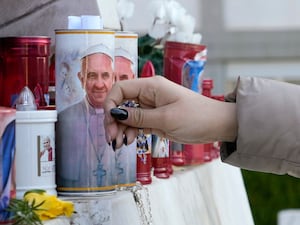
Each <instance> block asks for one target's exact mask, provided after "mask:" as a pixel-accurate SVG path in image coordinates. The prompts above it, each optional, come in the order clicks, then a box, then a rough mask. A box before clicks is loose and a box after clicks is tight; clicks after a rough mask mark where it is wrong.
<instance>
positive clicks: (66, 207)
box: [24, 190, 74, 220]
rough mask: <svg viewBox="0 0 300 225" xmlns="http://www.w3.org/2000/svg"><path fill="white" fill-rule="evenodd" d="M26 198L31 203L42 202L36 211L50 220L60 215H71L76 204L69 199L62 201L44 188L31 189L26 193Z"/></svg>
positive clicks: (43, 217)
mask: <svg viewBox="0 0 300 225" xmlns="http://www.w3.org/2000/svg"><path fill="white" fill-rule="evenodd" d="M24 200H25V201H27V202H28V203H29V204H32V202H33V201H34V202H35V205H39V204H41V203H42V204H41V205H40V206H39V207H38V208H37V209H36V210H35V213H36V214H37V215H38V217H39V218H40V219H41V220H49V219H53V218H56V217H58V216H67V217H70V216H71V215H72V213H73V212H74V205H73V203H72V202H69V201H62V200H60V199H59V198H57V197H56V196H54V195H49V194H47V193H46V191H44V190H30V191H27V192H26V193H25V194H24Z"/></svg>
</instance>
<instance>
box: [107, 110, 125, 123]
mask: <svg viewBox="0 0 300 225" xmlns="http://www.w3.org/2000/svg"><path fill="white" fill-rule="evenodd" d="M110 115H111V116H112V117H114V118H115V119H117V120H126V119H127V118H128V112H127V110H125V109H121V108H112V109H111V110H110Z"/></svg>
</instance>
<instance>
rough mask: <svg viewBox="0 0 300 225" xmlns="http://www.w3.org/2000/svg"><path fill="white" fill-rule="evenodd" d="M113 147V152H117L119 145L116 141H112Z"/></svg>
mask: <svg viewBox="0 0 300 225" xmlns="http://www.w3.org/2000/svg"><path fill="white" fill-rule="evenodd" d="M111 145H112V148H113V150H114V152H115V151H116V145H117V141H116V139H115V140H113V141H112V143H111Z"/></svg>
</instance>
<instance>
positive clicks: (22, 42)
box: [0, 36, 50, 107]
mask: <svg viewBox="0 0 300 225" xmlns="http://www.w3.org/2000/svg"><path fill="white" fill-rule="evenodd" d="M49 55H50V37H44V36H23V37H2V38H0V89H1V92H0V105H2V106H8V107H13V106H14V103H15V100H16V98H17V96H18V94H19V93H20V92H21V90H22V89H23V88H24V87H25V86H28V87H29V88H30V90H31V91H32V92H33V93H34V94H35V97H36V99H38V102H37V103H38V106H45V105H46V99H45V94H46V95H47V94H48V82H49ZM37 95H38V96H37Z"/></svg>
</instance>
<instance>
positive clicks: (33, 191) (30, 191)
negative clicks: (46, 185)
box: [24, 189, 46, 197]
mask: <svg viewBox="0 0 300 225" xmlns="http://www.w3.org/2000/svg"><path fill="white" fill-rule="evenodd" d="M45 192H46V191H45V190H43V189H31V190H28V191H26V192H25V193H24V197H25V196H26V195H27V194H30V193H37V194H43V193H45Z"/></svg>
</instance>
